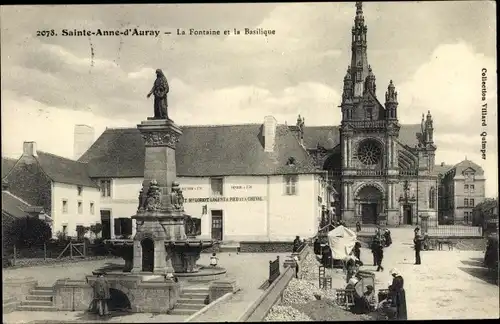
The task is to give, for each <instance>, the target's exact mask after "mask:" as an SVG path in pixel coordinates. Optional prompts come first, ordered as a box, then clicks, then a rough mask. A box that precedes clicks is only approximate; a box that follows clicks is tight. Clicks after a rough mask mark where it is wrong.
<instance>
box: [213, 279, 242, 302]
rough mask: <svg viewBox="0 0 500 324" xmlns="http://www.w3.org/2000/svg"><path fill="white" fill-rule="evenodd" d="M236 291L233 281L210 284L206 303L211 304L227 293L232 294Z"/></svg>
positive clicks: (227, 280) (224, 280)
mask: <svg viewBox="0 0 500 324" xmlns="http://www.w3.org/2000/svg"><path fill="white" fill-rule="evenodd" d="M237 290H238V287H237V285H236V280H235V279H229V278H227V279H222V280H216V281H213V282H212V283H210V287H209V294H208V302H209V303H212V302H214V301H215V300H217V299H219V298H221V297H222V296H224V295H225V294H227V293H232V294H234V293H235V292H236V291H237Z"/></svg>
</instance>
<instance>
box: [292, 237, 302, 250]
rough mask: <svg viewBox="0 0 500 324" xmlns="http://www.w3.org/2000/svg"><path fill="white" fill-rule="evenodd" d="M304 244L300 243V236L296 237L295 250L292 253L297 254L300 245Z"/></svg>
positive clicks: (294, 241)
mask: <svg viewBox="0 0 500 324" xmlns="http://www.w3.org/2000/svg"><path fill="white" fill-rule="evenodd" d="M301 244H302V242H300V236H298V235H297V236H295V240H293V249H292V252H294V253H295V252H297V251H298V250H299V248H300V245H301Z"/></svg>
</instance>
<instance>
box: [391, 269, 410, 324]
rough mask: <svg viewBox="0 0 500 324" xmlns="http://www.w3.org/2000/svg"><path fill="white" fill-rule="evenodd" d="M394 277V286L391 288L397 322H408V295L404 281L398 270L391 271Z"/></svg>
mask: <svg viewBox="0 0 500 324" xmlns="http://www.w3.org/2000/svg"><path fill="white" fill-rule="evenodd" d="M390 273H391V275H392V278H393V279H392V284H391V285H390V286H389V293H390V295H391V297H392V298H391V300H392V306H393V307H394V308H395V309H396V314H395V315H396V318H395V319H396V320H407V319H408V313H407V310H406V293H405V289H404V279H403V277H402V276H401V274H400V273H399V271H398V270H397V269H392V270H391V271H390Z"/></svg>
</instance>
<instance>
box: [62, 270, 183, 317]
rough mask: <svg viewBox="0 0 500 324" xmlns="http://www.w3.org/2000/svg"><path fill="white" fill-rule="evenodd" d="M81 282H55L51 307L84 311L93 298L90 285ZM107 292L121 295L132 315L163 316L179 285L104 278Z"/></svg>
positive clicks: (175, 300)
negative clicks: (107, 287) (106, 282)
mask: <svg viewBox="0 0 500 324" xmlns="http://www.w3.org/2000/svg"><path fill="white" fill-rule="evenodd" d="M88 279H89V283H87V282H86V281H85V280H58V281H57V282H56V284H55V285H54V291H55V293H56V296H55V298H54V306H55V307H56V308H57V310H59V311H79V310H80V311H81V310H83V311H84V310H87V309H88V308H89V305H90V303H91V302H92V298H93V291H92V288H91V285H90V284H91V283H92V282H94V281H95V277H94V276H89V277H88ZM107 280H108V282H109V283H110V286H111V288H113V289H117V290H119V291H121V292H123V293H124V294H125V295H126V296H127V297H128V299H129V301H130V305H131V307H132V309H131V311H132V312H133V313H167V312H168V311H169V310H170V309H172V308H173V307H174V305H175V303H176V302H177V300H178V298H179V295H180V284H179V283H174V282H170V281H164V280H158V281H142V279H141V278H140V277H122V278H119V279H115V280H114V279H113V278H107Z"/></svg>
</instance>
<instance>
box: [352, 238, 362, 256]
mask: <svg viewBox="0 0 500 324" xmlns="http://www.w3.org/2000/svg"><path fill="white" fill-rule="evenodd" d="M352 252H353V254H354V256H355V257H356V258H357V259H358V260H360V261H361V243H359V242H356V243H354V249H353V250H352Z"/></svg>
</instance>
